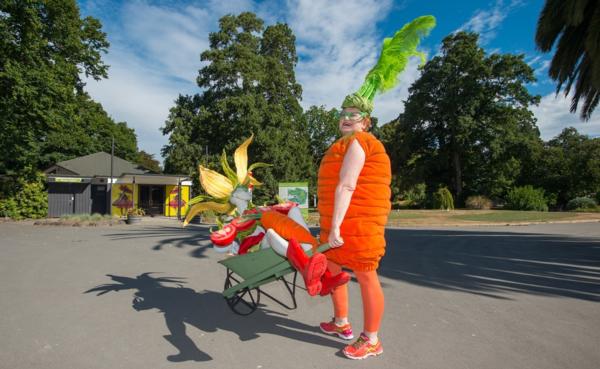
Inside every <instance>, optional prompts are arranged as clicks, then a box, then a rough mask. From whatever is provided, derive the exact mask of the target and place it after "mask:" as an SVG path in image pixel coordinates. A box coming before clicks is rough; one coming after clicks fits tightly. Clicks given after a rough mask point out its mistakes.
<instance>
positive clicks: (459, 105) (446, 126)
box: [384, 32, 539, 202]
mask: <svg viewBox="0 0 600 369" xmlns="http://www.w3.org/2000/svg"><path fill="white" fill-rule="evenodd" d="M477 41H478V35H477V34H475V33H466V32H459V33H456V34H452V35H450V36H447V37H446V38H445V39H444V40H443V44H442V53H441V55H440V56H436V57H434V58H433V59H431V60H430V61H429V62H427V63H426V64H425V66H424V67H423V69H422V75H421V77H420V78H419V79H418V80H417V81H415V83H414V84H413V85H412V86H411V87H410V88H409V97H408V100H407V101H406V105H405V111H404V113H403V114H401V115H400V117H399V118H398V119H397V122H395V123H394V125H393V126H392V127H390V128H389V129H386V131H384V136H385V139H386V140H387V142H386V147H387V149H388V150H389V152H390V154H391V155H390V156H391V157H392V160H393V165H394V167H393V168H394V169H395V173H397V174H400V175H401V177H402V179H401V180H400V182H401V183H404V185H405V186H406V187H405V188H404V189H405V190H407V189H409V188H410V186H412V185H415V184H417V183H420V182H425V183H427V185H428V188H430V189H432V188H437V187H438V186H439V185H447V186H449V187H450V188H451V189H452V190H453V192H454V194H455V195H456V199H457V201H459V202H462V201H463V200H464V197H463V193H465V196H466V195H469V194H472V193H475V194H487V195H492V196H499V195H501V194H503V193H504V192H505V191H506V190H508V188H509V187H510V186H511V185H512V183H513V182H514V181H515V180H516V179H517V177H518V175H519V173H520V158H523V157H525V156H527V155H528V152H529V151H530V150H531V145H532V144H533V143H535V142H536V141H539V131H538V129H537V127H536V125H535V118H534V116H533V114H532V113H531V112H530V111H529V110H528V107H529V105H531V104H537V103H538V101H539V96H532V95H530V94H529V92H528V91H527V89H526V88H525V86H524V85H525V84H526V83H529V82H532V81H534V80H535V78H534V75H533V70H532V69H531V68H530V67H529V66H528V65H527V64H526V63H525V62H524V60H523V55H512V54H492V55H489V56H486V55H485V52H484V50H483V49H482V48H481V47H479V46H478V45H477ZM392 129H393V131H394V132H393V133H392V132H390V130H392ZM390 140H391V141H390Z"/></svg>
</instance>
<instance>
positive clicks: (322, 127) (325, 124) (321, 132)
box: [304, 105, 340, 205]
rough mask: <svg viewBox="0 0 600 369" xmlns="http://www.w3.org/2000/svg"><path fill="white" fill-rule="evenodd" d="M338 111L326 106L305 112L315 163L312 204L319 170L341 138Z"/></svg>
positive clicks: (311, 184) (305, 122) (310, 182)
mask: <svg viewBox="0 0 600 369" xmlns="http://www.w3.org/2000/svg"><path fill="white" fill-rule="evenodd" d="M336 113H337V110H336V109H330V110H327V109H326V108H325V107H324V106H322V105H321V106H314V105H313V106H311V107H310V108H308V110H306V111H305V112H304V124H305V125H306V130H307V132H308V138H309V152H310V155H311V160H312V163H313V170H312V171H311V173H310V180H309V185H308V186H309V193H310V195H311V201H310V204H311V205H312V200H313V199H314V196H316V188H317V175H318V168H319V165H320V163H321V159H323V155H325V151H327V149H328V148H329V146H331V144H332V143H333V142H334V141H335V140H336V139H337V138H338V137H339V136H340V134H339V129H338V118H337V114H336Z"/></svg>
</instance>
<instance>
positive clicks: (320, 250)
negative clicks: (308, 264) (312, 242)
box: [306, 243, 331, 255]
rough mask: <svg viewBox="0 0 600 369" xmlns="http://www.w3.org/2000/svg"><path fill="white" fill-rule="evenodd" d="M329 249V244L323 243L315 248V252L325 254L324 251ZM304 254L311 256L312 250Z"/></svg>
mask: <svg viewBox="0 0 600 369" xmlns="http://www.w3.org/2000/svg"><path fill="white" fill-rule="evenodd" d="M330 248H331V246H329V243H324V244H322V245H319V246H318V247H317V252H325V251H327V250H329V249H330ZM306 253H307V254H308V255H312V253H313V252H312V250H308V251H307V252H306Z"/></svg>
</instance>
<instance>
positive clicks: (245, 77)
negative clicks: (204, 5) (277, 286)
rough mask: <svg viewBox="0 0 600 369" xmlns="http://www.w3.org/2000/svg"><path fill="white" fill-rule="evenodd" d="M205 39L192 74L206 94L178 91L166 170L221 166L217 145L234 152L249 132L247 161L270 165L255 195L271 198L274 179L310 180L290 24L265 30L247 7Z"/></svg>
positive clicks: (260, 198)
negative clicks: (206, 46)
mask: <svg viewBox="0 0 600 369" xmlns="http://www.w3.org/2000/svg"><path fill="white" fill-rule="evenodd" d="M209 43H210V48H209V49H208V50H205V51H204V52H202V54H201V60H202V61H205V62H207V65H206V66H205V67H203V68H202V69H201V70H200V71H199V75H198V78H197V83H198V86H199V87H200V88H201V89H202V91H203V92H202V93H201V94H198V95H195V96H180V97H179V98H178V99H177V101H176V103H175V106H174V107H173V108H172V109H171V114H170V116H169V119H168V120H167V122H166V124H165V126H164V128H163V133H164V134H168V135H169V144H168V145H166V146H165V147H164V148H163V155H165V156H166V158H165V171H171V170H174V169H179V170H184V171H186V172H184V173H190V171H192V170H193V171H194V172H193V175H194V176H197V171H196V165H197V164H200V163H204V165H209V166H212V167H214V168H218V167H219V166H218V165H217V163H218V157H219V155H220V154H221V152H222V150H225V151H226V152H227V153H231V152H233V150H235V148H236V147H237V146H238V145H239V144H240V143H241V142H242V141H243V140H244V139H245V138H247V137H248V136H250V134H252V133H253V134H254V135H255V141H254V143H253V144H252V145H251V146H250V148H249V156H250V158H251V160H252V161H253V162H256V161H261V162H267V163H271V164H273V166H272V167H270V168H266V169H261V172H260V174H257V178H258V179H259V180H261V181H263V182H264V183H265V186H264V187H263V188H262V189H258V190H257V191H256V193H255V194H256V195H255V196H256V198H257V201H259V202H260V201H264V200H267V199H272V198H273V197H274V195H275V194H276V191H277V182H279V181H297V180H303V179H307V178H308V176H309V175H310V172H311V170H312V163H311V160H310V154H309V151H308V139H307V136H308V135H307V131H306V125H305V124H303V117H302V108H301V106H300V104H299V100H300V98H301V96H302V88H301V86H300V85H299V84H298V83H297V81H296V79H295V72H294V67H295V65H296V63H297V60H298V59H297V56H296V48H295V37H294V35H293V33H292V31H291V29H290V28H289V27H288V26H287V25H285V24H276V25H272V26H268V27H266V28H265V27H264V24H263V21H262V20H261V19H259V18H258V17H256V15H255V14H253V13H249V12H246V13H241V14H239V15H237V16H236V15H227V16H224V17H222V18H221V19H220V20H219V31H217V32H213V33H211V34H210V35H209ZM207 153H208V154H207ZM190 174H192V173H190Z"/></svg>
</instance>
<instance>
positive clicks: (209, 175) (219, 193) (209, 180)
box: [199, 165, 233, 199]
mask: <svg viewBox="0 0 600 369" xmlns="http://www.w3.org/2000/svg"><path fill="white" fill-rule="evenodd" d="M199 171H200V184H201V185H202V188H204V190H205V191H206V192H207V193H208V194H209V195H211V196H212V197H214V198H217V199H224V198H226V197H229V196H230V195H231V193H232V192H233V185H232V184H231V181H230V180H229V179H228V178H227V177H225V176H224V175H222V174H220V173H217V172H215V171H214V170H211V169H208V168H205V167H203V166H202V165H200V167H199Z"/></svg>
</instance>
